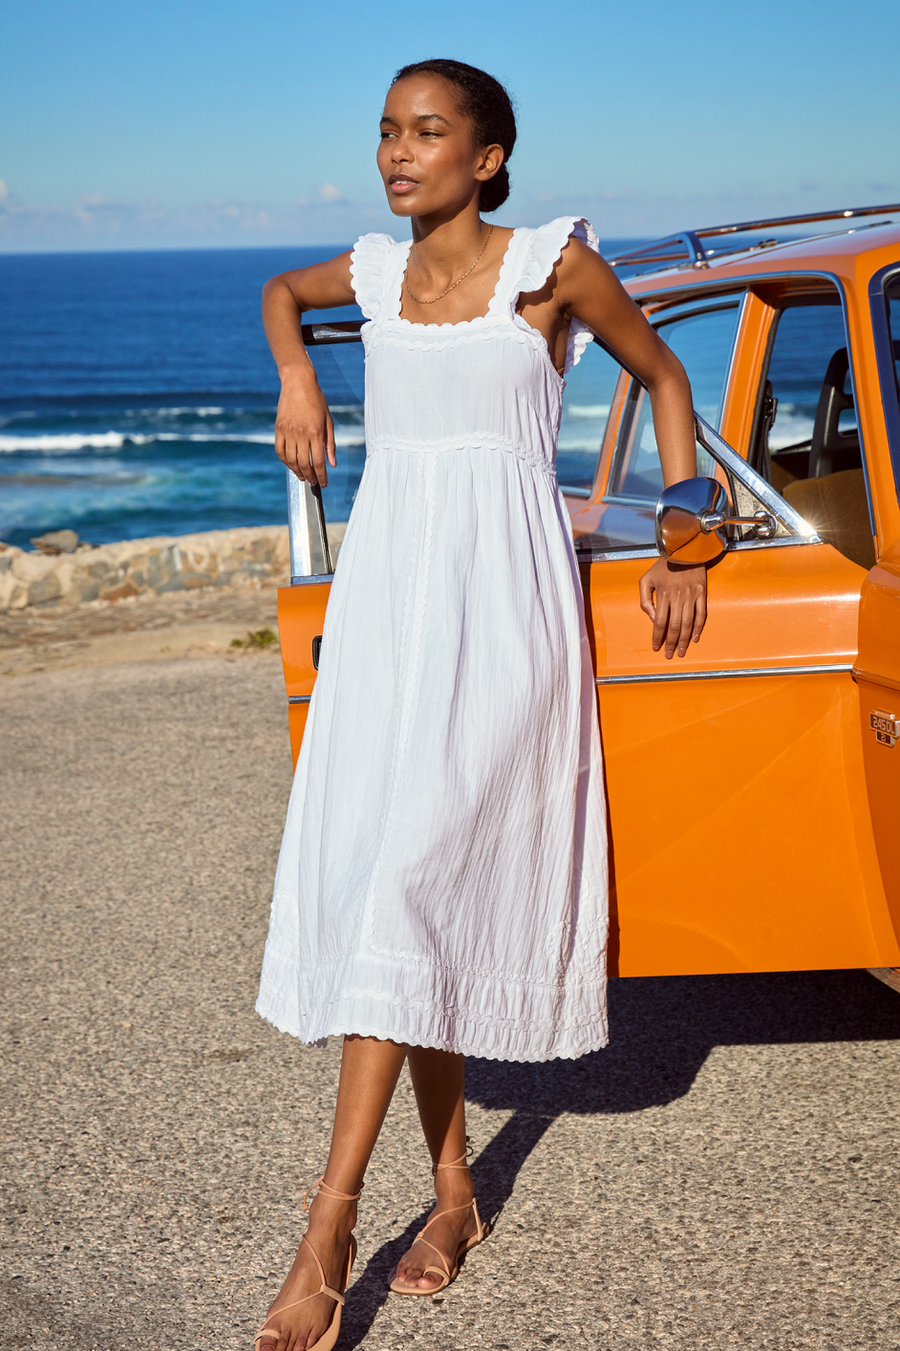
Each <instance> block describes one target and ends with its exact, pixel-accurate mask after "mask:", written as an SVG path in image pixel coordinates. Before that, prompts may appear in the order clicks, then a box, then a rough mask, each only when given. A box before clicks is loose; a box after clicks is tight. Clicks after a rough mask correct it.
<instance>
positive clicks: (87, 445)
mask: <svg viewBox="0 0 900 1351" xmlns="http://www.w3.org/2000/svg"><path fill="white" fill-rule="evenodd" d="M157 441H167V442H168V441H193V442H199V443H201V444H207V445H208V444H215V443H221V442H223V441H225V442H232V443H234V444H236V445H248V444H249V445H260V446H272V445H274V444H275V433H274V432H220V433H216V432H62V433H54V434H52V435H51V434H48V435H45V436H41V435H37V436H0V454H3V453H6V454H12V453H14V452H16V451H29V450H30V451H34V452H39V451H56V452H58V453H59V454H69V455H71V454H76V453H77V452H78V451H86V450H121V448H122V447H123V446H125V445H133V446H151V445H153V444H154V443H155V442H157ZM334 441H335V445H337V446H346V447H349V446H362V445H365V435H364V433H363V429H362V427H346V428H345V427H335V429H334Z"/></svg>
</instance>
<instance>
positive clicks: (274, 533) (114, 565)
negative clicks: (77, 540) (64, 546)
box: [0, 525, 343, 611]
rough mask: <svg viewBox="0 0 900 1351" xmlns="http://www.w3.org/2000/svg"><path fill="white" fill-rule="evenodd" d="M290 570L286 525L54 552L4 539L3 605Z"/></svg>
mask: <svg viewBox="0 0 900 1351" xmlns="http://www.w3.org/2000/svg"><path fill="white" fill-rule="evenodd" d="M330 533H331V531H329V534H330ZM340 533H343V532H342V531H341V532H340ZM335 543H337V541H335ZM289 577H290V548H289V545H288V532H287V528H286V527H285V526H275V525H271V526H254V527H247V528H246V529H237V530H209V531H206V532H205V533H204V534H201V535H180V536H168V537H167V536H161V537H159V538H158V539H133V540H125V541H123V542H122V543H119V544H103V545H100V546H99V547H97V548H93V547H91V546H86V545H80V546H79V547H78V549H77V550H76V551H75V552H74V553H60V554H55V555H53V554H46V553H41V552H34V553H32V552H30V551H26V550H24V549H17V548H15V547H14V546H12V545H8V544H7V545H5V546H4V545H0V611H4V610H23V609H25V608H26V607H28V606H33V605H80V604H81V603H82V602H84V601H92V600H93V601H96V600H105V601H118V600H124V599H125V598H126V597H127V596H137V595H140V594H141V593H142V592H155V593H156V594H157V595H159V594H162V593H163V592H166V591H188V590H192V589H195V588H200V587H213V586H244V587H261V586H265V585H267V584H268V585H279V584H284V583H285V582H286V581H288V579H289Z"/></svg>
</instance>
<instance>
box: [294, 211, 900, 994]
mask: <svg viewBox="0 0 900 1351" xmlns="http://www.w3.org/2000/svg"><path fill="white" fill-rule="evenodd" d="M898 213H900V207H898V206H897V205H892V206H888V207H870V208H863V209H860V210H854V211H841V212H835V213H823V214H822V215H820V216H816V217H811V216H806V217H789V218H782V219H778V220H771V221H754V222H749V223H747V224H745V225H739V226H719V227H716V228H715V229H710V230H700V231H696V232H686V233H684V234H682V235H678V236H673V237H671V238H669V239H665V240H661V241H658V242H657V243H655V244H651V245H647V246H646V247H644V248H641V249H637V250H635V251H633V252H632V253H629V254H625V255H623V256H621V257H620V258H616V259H611V260H610V261H611V262H612V263H613V265H614V266H615V267H617V268H618V269H619V270H620V274H621V275H623V276H625V277H626V278H627V279H626V280H625V283H624V284H625V285H626V287H627V289H628V291H629V292H630V294H631V295H632V296H633V297H634V299H635V300H636V301H637V302H638V303H639V304H640V305H641V306H642V307H643V309H644V312H645V313H646V314H647V316H648V318H649V319H650V321H651V322H652V323H653V324H654V325H655V326H657V328H658V329H659V332H660V333H661V334H662V336H663V338H664V339H665V340H666V341H667V342H668V343H669V345H670V346H671V347H672V348H673V350H674V351H675V352H676V354H677V355H678V357H679V358H680V360H681V361H682V363H683V364H684V366H685V369H686V370H687V373H688V376H689V377H690V380H691V384H692V387H693V390H694V398H695V407H696V411H697V433H698V473H699V474H701V475H704V476H706V477H707V478H708V479H710V480H714V481H715V482H714V483H708V484H706V485H695V492H694V499H696V500H693V501H692V500H683V494H682V497H681V498H679V490H678V488H677V487H676V489H674V490H669V497H670V498H671V495H672V494H673V493H674V498H673V499H671V500H670V501H669V507H670V508H671V509H672V510H675V512H676V516H677V519H678V521H679V522H680V524H681V526H682V527H683V526H685V525H687V527H688V530H687V534H688V535H692V536H693V537H694V538H695V539H696V540H700V541H701V542H702V539H703V537H704V536H709V537H713V536H715V538H717V539H718V541H719V543H718V544H717V545H716V547H715V548H713V549H712V552H715V553H718V554H719V555H720V556H719V558H718V559H717V561H715V562H714V563H712V564H711V566H710V572H709V598H710V609H709V620H708V623H707V626H706V629H705V631H704V633H703V636H702V638H701V640H700V643H699V644H697V645H692V646H691V647H690V650H689V652H688V655H687V656H686V657H685V658H684V659H683V660H678V659H677V658H676V659H674V660H667V659H666V657H665V655H664V653H663V652H653V651H652V650H651V647H650V623H649V621H648V619H647V618H646V616H645V615H644V614H643V613H642V612H641V610H640V609H639V607H638V578H639V577H640V575H641V574H642V573H643V572H644V571H646V569H647V568H648V567H649V565H650V561H651V560H652V559H653V557H654V556H655V555H656V552H657V531H659V540H660V543H661V544H662V546H663V547H665V548H669V547H672V546H670V544H669V543H668V542H667V537H666V531H665V528H664V521H663V520H662V518H661V519H660V520H659V521H658V520H657V517H658V516H659V515H660V512H659V511H658V499H659V498H660V493H661V490H662V475H661V472H660V465H659V458H658V454H657V450H656V442H655V438H654V433H653V423H652V415H651V409H650V401H649V398H648V397H647V394H646V391H645V390H644V389H643V387H642V386H641V385H640V383H639V382H638V381H637V380H636V379H635V378H634V377H632V376H631V374H630V373H629V372H627V371H625V370H623V369H622V368H621V366H619V365H618V363H617V362H616V361H615V359H614V357H613V356H612V354H611V353H609V352H608V351H607V350H605V349H604V348H603V346H602V345H601V344H600V343H599V342H594V343H591V344H590V345H589V347H588V349H587V351H586V353H585V356H584V358H583V359H582V362H581V364H580V365H579V366H577V367H576V368H575V369H574V370H573V371H572V372H571V373H570V375H569V378H568V382H567V386H566V394H565V405H564V412H563V420H562V425H561V429H560V440H559V458H558V473H559V480H560V483H561V485H562V488H563V492H564V494H565V497H566V501H567V504H568V507H569V511H570V513H571V521H572V528H573V532H574V536H575V543H576V549H577V552H578V555H579V558H580V561H581V575H582V583H583V588H584V601H585V613H586V617H587V625H588V632H589V634H590V635H591V640H592V643H593V650H594V660H595V671H596V679H597V693H598V698H599V707H600V725H601V732H602V736H603V745H604V751H605V757H606V774H607V792H608V797H609V809H610V833H611V842H612V850H611V868H612V878H611V881H612V888H611V909H612V921H613V922H612V930H613V936H614V937H613V943H612V949H611V961H610V971H611V974H618V975H622V976H632V975H635V976H636V975H674V974H682V973H702V972H733V971H778V970H802V969H820V968H828V967H869V968H894V967H898V966H900V745H897V742H898V741H900V503H898V487H900V400H898V363H900V225H898V224H896V223H892V221H891V220H889V219H888V220H884V219H878V220H876V221H875V222H874V223H868V222H867V223H864V224H863V225H862V226H861V227H855V226H848V224H847V221H848V218H856V217H881V218H883V217H891V216H893V217H896V216H897V214H898ZM812 221H815V222H816V223H817V224H819V225H821V223H823V222H828V221H833V222H836V223H837V224H838V225H839V228H837V229H835V230H833V231H831V232H828V233H824V234H823V233H819V234H817V235H813V236H809V237H805V238H802V239H797V238H793V239H785V238H783V237H781V238H779V237H777V236H776V237H775V238H766V239H759V238H758V236H759V235H760V233H761V232H771V231H773V230H779V231H784V230H785V229H790V228H792V227H796V226H797V225H799V224H803V223H808V222H812ZM723 244H725V245H727V247H722V245H723ZM629 274H630V275H629ZM360 326H361V325H360V322H359V321H358V320H357V321H353V320H349V321H348V320H344V321H338V322H334V321H332V322H330V323H310V324H307V325H305V327H304V338H305V340H306V342H307V344H308V345H309V346H310V348H311V350H312V353H313V356H314V359H315V360H316V361H317V365H318V366H319V371H320V380H321V382H322V384H323V388H324V389H325V392H326V395H328V396H329V399H330V402H331V403H332V405H333V408H334V409H336V410H337V411H336V428H337V433H338V445H339V447H340V446H341V444H342V442H343V444H344V446H345V447H346V453H345V455H344V460H345V461H346V462H347V463H348V464H349V469H348V470H347V471H346V475H345V478H344V480H342V481H341V482H339V483H336V484H334V486H332V483H331V482H330V483H329V487H328V489H327V490H326V491H325V493H324V514H323V501H322V499H321V498H317V497H314V496H313V494H312V493H311V492H310V491H309V489H307V488H304V486H303V485H302V484H301V483H300V482H299V480H297V479H295V478H293V477H292V476H291V475H289V476H288V479H289V503H290V526H291V543H292V572H293V574H294V575H293V581H292V585H291V586H290V587H285V588H283V589H282V590H281V591H280V593H279V624H280V631H281V646H282V652H283V657H284V670H285V680H286V684H287V691H288V699H289V705H290V724H291V739H292V743H293V750H294V756H295V759H296V755H297V752H298V750H299V744H300V738H301V736H302V732H303V726H304V722H305V717H306V705H307V704H308V702H309V697H310V694H311V691H312V688H313V684H314V681H315V667H316V664H317V659H318V645H319V642H320V635H321V632H322V618H323V615H324V611H325V606H326V603H327V599H328V589H329V583H330V579H331V573H332V563H331V557H332V551H333V550H336V548H337V547H338V546H339V538H340V534H341V529H342V527H341V522H342V521H344V520H346V517H347V509H348V508H349V505H350V502H351V500H352V488H353V483H354V478H353V475H354V474H355V475H356V481H358V473H359V470H360V468H361V463H362V456H363V449H362V436H361V431H360V427H361V401H362V395H361V368H362V354H361V350H360V344H359V337H358V334H359V328H360ZM342 400H343V402H342ZM342 419H343V420H342ZM354 428H355V429H356V431H355V433H354ZM716 484H718V485H719V487H718V489H717V488H716ZM722 489H724V490H725V492H726V493H727V498H725V495H724V493H723V492H722ZM704 493H706V494H707V495H708V500H706V501H703V502H701V501H700V498H701V497H703V496H704ZM689 496H690V495H689ZM728 499H730V502H729V501H728ZM722 501H725V503H726V508H725V511H724V512H723V511H722V510H718V514H716V508H717V507H721V504H722ZM664 505H665V504H664ZM729 516H730V517H731V518H732V519H733V520H734V518H735V517H737V518H739V519H738V520H736V521H735V522H734V523H733V524H727V523H725V521H724V519H723V517H729ZM326 517H327V522H328V523H327V528H326V524H325V520H326ZM672 519H673V520H674V519H675V517H672ZM713 543H714V544H715V539H713ZM372 716H373V717H377V716H379V710H377V709H373V710H372ZM535 716H536V717H540V710H538V709H536V710H535Z"/></svg>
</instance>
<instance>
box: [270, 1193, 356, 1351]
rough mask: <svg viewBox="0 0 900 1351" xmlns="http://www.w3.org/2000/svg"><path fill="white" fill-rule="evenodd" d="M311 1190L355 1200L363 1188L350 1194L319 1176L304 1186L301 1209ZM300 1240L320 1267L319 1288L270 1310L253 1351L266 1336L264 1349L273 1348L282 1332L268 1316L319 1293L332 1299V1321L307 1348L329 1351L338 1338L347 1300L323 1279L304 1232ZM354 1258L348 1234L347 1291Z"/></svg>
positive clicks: (352, 1240) (306, 1206)
mask: <svg viewBox="0 0 900 1351" xmlns="http://www.w3.org/2000/svg"><path fill="white" fill-rule="evenodd" d="M313 1191H321V1192H324V1194H325V1195H326V1196H327V1197H329V1198H330V1199H331V1200H332V1201H358V1200H359V1198H360V1196H361V1195H362V1187H360V1189H359V1191H358V1192H357V1193H356V1195H355V1196H350V1195H349V1194H348V1193H347V1192H339V1191H335V1189H334V1187H329V1185H328V1183H327V1182H326V1181H325V1179H324V1178H323V1177H320V1178H319V1180H318V1182H314V1183H313V1184H312V1186H311V1187H308V1188H307V1191H306V1195H305V1196H304V1198H303V1210H304V1211H306V1210H308V1209H309V1194H310V1192H313ZM300 1242H301V1243H305V1244H306V1246H307V1248H309V1250H310V1252H311V1253H312V1255H313V1259H314V1261H315V1264H316V1266H317V1267H318V1268H319V1280H320V1281H321V1284H320V1286H319V1288H318V1290H316V1291H315V1292H314V1293H313V1294H311V1295H304V1296H303V1298H302V1299H295V1300H294V1301H293V1302H292V1303H290V1304H282V1305H281V1307H280V1308H279V1309H273V1310H272V1311H271V1313H269V1314H267V1315H266V1322H265V1324H264V1325H263V1327H261V1328H260V1330H259V1332H257V1334H256V1336H255V1337H254V1339H253V1345H254V1347H255V1348H256V1351H264V1349H263V1348H260V1342H262V1341H265V1340H266V1338H269V1339H271V1343H272V1345H271V1347H270V1348H268V1349H267V1351H274V1348H275V1347H276V1346H277V1344H278V1339H279V1337H281V1336H282V1335H283V1334H282V1333H281V1332H280V1331H279V1330H278V1329H277V1328H272V1327H269V1326H268V1322H269V1319H271V1318H274V1317H275V1316H276V1314H280V1313H284V1312H285V1310H286V1309H296V1308H297V1306H298V1304H305V1303H306V1302H307V1300H310V1299H316V1298H317V1297H318V1296H319V1295H327V1296H328V1298H329V1299H333V1300H334V1313H333V1315H332V1318H331V1322H330V1323H329V1324H328V1327H327V1328H326V1329H325V1331H324V1332H323V1333H322V1335H321V1337H320V1338H319V1340H318V1341H317V1342H313V1344H312V1346H311V1347H309V1348H308V1351H332V1348H333V1346H334V1344H335V1342H336V1341H337V1339H338V1333H339V1332H340V1330H341V1310H342V1309H343V1307H344V1304H345V1302H346V1299H345V1296H344V1294H343V1293H342V1292H341V1291H339V1290H332V1288H331V1286H330V1285H329V1284H328V1283H327V1281H326V1280H325V1268H324V1267H323V1266H322V1263H321V1261H320V1260H319V1254H318V1253H317V1252H316V1250H315V1248H314V1247H313V1245H312V1244H311V1243H310V1241H309V1239H308V1238H307V1237H306V1235H305V1234H304V1235H303V1237H302V1238H301V1240H300ZM355 1260H356V1239H355V1238H354V1237H353V1235H352V1234H351V1235H350V1248H349V1250H348V1252H347V1265H346V1268H345V1270H344V1279H343V1282H342V1284H343V1287H344V1290H346V1289H347V1286H348V1285H349V1284H350V1272H351V1271H352V1270H353V1263H354V1261H355Z"/></svg>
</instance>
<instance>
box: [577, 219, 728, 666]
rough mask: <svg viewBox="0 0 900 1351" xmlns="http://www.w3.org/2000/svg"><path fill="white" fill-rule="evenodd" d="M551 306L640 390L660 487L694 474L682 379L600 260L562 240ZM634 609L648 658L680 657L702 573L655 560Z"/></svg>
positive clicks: (693, 635) (702, 602) (702, 611)
mask: <svg viewBox="0 0 900 1351" xmlns="http://www.w3.org/2000/svg"><path fill="white" fill-rule="evenodd" d="M555 300H556V302H557V304H558V305H559V307H560V311H561V313H563V314H567V315H570V316H574V317H575V318H576V319H580V320H581V322H582V323H583V324H587V326H588V328H590V329H591V330H592V331H593V332H594V333H596V334H597V336H598V337H600V338H602V339H603V341H604V342H605V343H606V345H607V346H608V347H609V348H610V350H611V351H612V352H613V353H615V355H616V356H617V357H618V358H619V360H620V361H621V363H622V365H623V366H625V367H626V368H627V369H628V370H630V371H632V372H633V373H634V374H635V375H636V376H637V377H638V379H639V380H641V381H642V383H643V384H645V385H646V386H647V390H648V392H649V395H650V404H651V407H652V409H653V427H654V430H655V432H656V444H657V447H658V449H659V460H660V464H661V466H662V474H663V482H664V484H665V486H666V487H668V486H669V485H670V484H671V483H679V482H680V481H681V480H682V479H686V478H694V477H695V476H696V473H697V452H696V443H695V440H694V408H693V400H692V397H691V386H690V381H689V380H688V378H687V375H686V374H685V371H684V367H683V366H682V364H681V362H680V361H679V360H678V358H677V357H676V356H675V353H674V352H673V351H672V350H671V349H670V348H668V347H667V346H666V344H665V343H664V342H663V340H662V338H660V336H659V335H658V333H657V332H656V330H655V329H654V328H652V327H651V325H650V324H649V323H648V322H647V320H646V318H645V317H644V315H643V313H642V312H641V309H640V307H639V306H638V305H637V304H636V303H635V302H634V301H633V300H632V299H631V296H630V295H629V294H628V292H627V291H626V290H625V288H624V287H623V286H622V283H621V282H620V281H619V279H618V277H617V276H616V274H615V273H614V272H613V270H612V268H611V267H610V266H609V264H608V263H607V262H605V261H604V260H603V259H602V258H600V257H599V256H598V255H597V254H596V253H594V251H593V249H590V248H588V246H587V245H586V244H583V243H582V242H581V240H579V239H570V240H569V243H568V244H567V245H566V247H565V248H564V249H563V252H562V256H561V257H560V260H559V263H558V265H557V270H556V288H555ZM640 605H641V609H642V610H643V611H644V613H645V614H646V615H649V617H650V619H651V620H652V622H653V637H652V640H651V641H652V644H653V650H654V652H658V651H659V649H660V648H661V647H662V646H663V644H665V649H666V657H667V658H671V657H673V656H674V655H675V653H676V652H677V653H678V655H679V657H683V656H684V655H685V653H686V652H687V649H688V644H689V643H690V641H691V639H693V641H694V642H695V643H696V642H698V641H699V638H700V634H701V633H702V631H703V626H704V624H705V623H706V568H705V567H703V566H702V565H701V566H698V567H687V566H685V565H683V564H676V563H670V562H669V561H668V560H667V559H665V558H658V559H657V561H656V562H655V563H654V564H653V566H652V568H650V569H649V571H648V572H645V573H644V575H643V576H642V577H641V581H640Z"/></svg>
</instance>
